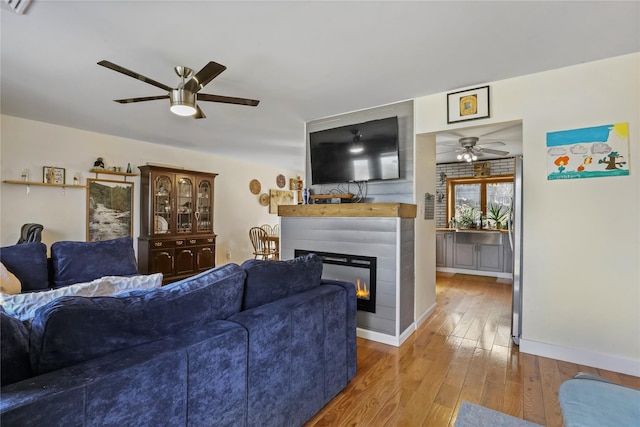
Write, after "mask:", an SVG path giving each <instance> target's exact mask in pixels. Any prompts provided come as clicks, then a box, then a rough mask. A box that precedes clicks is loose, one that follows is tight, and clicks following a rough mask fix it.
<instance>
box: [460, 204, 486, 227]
mask: <svg viewBox="0 0 640 427" xmlns="http://www.w3.org/2000/svg"><path fill="white" fill-rule="evenodd" d="M479 216H480V211H478V210H477V209H476V208H472V207H468V206H466V207H463V208H462V209H461V210H460V211H459V212H458V215H457V216H456V224H458V226H459V227H460V228H473V227H474V224H475V223H476V221H477V220H478V218H479Z"/></svg>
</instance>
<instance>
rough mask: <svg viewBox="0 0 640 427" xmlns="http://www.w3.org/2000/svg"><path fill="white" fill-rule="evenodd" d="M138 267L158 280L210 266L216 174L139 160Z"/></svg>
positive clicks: (171, 279)
mask: <svg viewBox="0 0 640 427" xmlns="http://www.w3.org/2000/svg"><path fill="white" fill-rule="evenodd" d="M138 169H140V172H141V174H140V186H141V187H142V188H141V190H140V237H139V238H138V268H139V270H140V272H141V273H143V274H151V273H162V274H163V283H170V282H175V281H176V280H179V279H182V278H185V277H189V276H192V275H194V274H197V273H199V272H201V271H204V270H208V269H210V268H213V267H215V261H216V235H215V233H214V232H213V196H214V182H213V181H214V179H215V177H216V176H217V175H218V174H215V173H208V172H197V171H189V170H184V169H173V168H168V167H161V166H139V167H138Z"/></svg>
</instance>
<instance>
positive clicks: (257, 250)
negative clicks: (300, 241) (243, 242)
mask: <svg viewBox="0 0 640 427" xmlns="http://www.w3.org/2000/svg"><path fill="white" fill-rule="evenodd" d="M268 236H269V235H268V234H267V232H266V231H264V229H263V228H262V227H251V228H250V229H249V239H251V245H253V258H254V259H257V258H258V257H261V258H262V259H276V250H275V249H274V248H272V247H271V245H270V244H269V240H267V237H268Z"/></svg>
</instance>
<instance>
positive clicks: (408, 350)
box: [306, 273, 640, 427]
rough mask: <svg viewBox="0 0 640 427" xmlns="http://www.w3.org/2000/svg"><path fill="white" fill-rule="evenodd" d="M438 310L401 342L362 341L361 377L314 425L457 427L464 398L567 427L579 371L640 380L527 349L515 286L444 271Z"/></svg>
mask: <svg viewBox="0 0 640 427" xmlns="http://www.w3.org/2000/svg"><path fill="white" fill-rule="evenodd" d="M436 293H437V308H436V310H435V312H434V313H433V314H432V315H431V317H430V318H429V319H428V320H427V321H426V322H425V323H424V324H423V325H422V326H421V327H420V328H419V329H418V330H417V331H416V332H415V333H413V334H412V336H411V337H410V338H408V339H407V341H405V342H404V343H403V344H402V346H400V347H393V346H388V345H384V344H380V343H377V342H374V341H368V340H365V339H361V338H358V374H357V375H356V377H355V378H354V379H353V380H351V382H350V383H349V385H348V386H347V387H346V389H345V390H343V391H342V392H341V393H340V394H339V395H338V396H336V397H335V398H334V399H333V400H332V401H331V402H330V403H329V404H327V405H326V406H325V407H324V408H323V409H322V410H321V411H320V412H319V413H318V414H316V416H315V417H314V418H312V419H311V420H309V422H308V423H307V424H306V425H307V426H407V427H414V426H429V427H439V426H453V425H454V423H455V420H456V417H457V414H458V409H459V407H460V404H461V403H462V402H463V401H467V402H472V403H477V404H479V405H482V406H485V407H488V408H491V409H495V410H497V411H500V412H504V413H507V414H510V415H513V416H515V417H519V418H523V419H525V420H528V421H532V422H535V423H538V424H541V425H546V426H550V427H552V426H562V425H563V422H562V415H561V411H560V405H559V403H558V388H559V386H560V384H561V383H562V382H563V381H565V380H566V379H569V378H571V377H573V376H574V375H575V374H577V373H578V372H579V371H583V372H591V373H595V374H598V375H601V376H604V377H606V378H609V379H611V380H614V381H617V382H619V383H621V384H624V385H627V386H631V387H634V388H640V378H638V377H633V376H629V375H624V374H618V373H615V372H610V371H604V370H601V369H596V368H591V367H587V366H579V365H576V364H573V363H568V362H563V361H559V360H555V359H548V358H544V357H538V356H532V355H529V354H524V353H523V354H520V352H519V351H518V347H517V346H515V345H513V344H512V342H511V284H510V283H500V282H497V281H496V280H495V279H491V278H484V279H483V278H481V277H479V276H475V277H473V276H472V277H468V276H467V277H464V276H462V275H458V276H457V277H456V275H451V274H444V273H443V274H438V276H437V281H436Z"/></svg>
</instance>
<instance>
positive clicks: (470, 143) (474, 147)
mask: <svg viewBox="0 0 640 427" xmlns="http://www.w3.org/2000/svg"><path fill="white" fill-rule="evenodd" d="M479 139H480V138H478V137H477V136H468V137H464V138H460V139H459V140H458V141H457V142H450V143H445V144H444V145H454V144H460V148H458V149H457V150H449V151H443V153H447V152H451V151H456V152H457V153H458V156H457V159H458V160H465V161H467V162H474V161H476V160H478V157H481V156H484V155H485V153H486V154H495V155H497V156H506V155H507V154H509V152H508V151H502V150H494V149H492V148H485V147H483V146H484V145H505V144H504V142H501V141H494V142H487V143H483V144H478V140H479Z"/></svg>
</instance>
